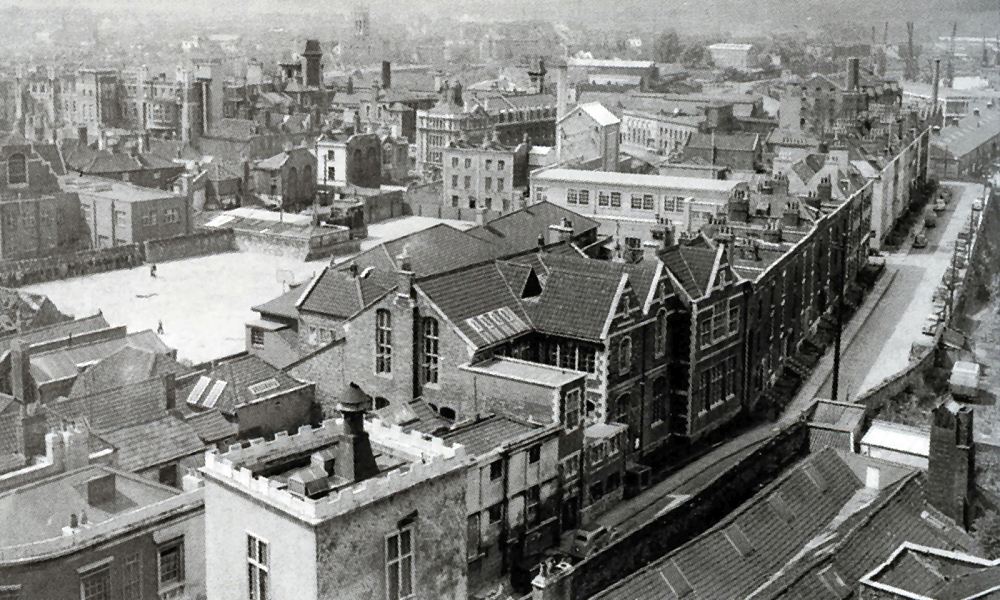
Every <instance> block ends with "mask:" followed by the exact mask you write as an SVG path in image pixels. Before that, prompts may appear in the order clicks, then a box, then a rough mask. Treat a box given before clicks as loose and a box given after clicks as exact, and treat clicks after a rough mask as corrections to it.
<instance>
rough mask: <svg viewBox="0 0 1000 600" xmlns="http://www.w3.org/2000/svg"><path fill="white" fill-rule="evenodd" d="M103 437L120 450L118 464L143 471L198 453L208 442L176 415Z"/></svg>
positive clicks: (112, 432) (111, 432) (124, 467)
mask: <svg viewBox="0 0 1000 600" xmlns="http://www.w3.org/2000/svg"><path fill="white" fill-rule="evenodd" d="M101 438H103V439H104V440H105V441H106V442H108V443H109V444H111V445H112V446H114V447H115V448H116V449H117V450H118V454H117V459H116V461H117V464H118V466H120V467H121V468H122V469H125V470H128V471H140V470H142V469H148V468H150V467H155V466H157V465H162V464H164V463H168V462H171V461H174V460H176V459H178V458H183V457H185V456H191V455H192V454H198V453H199V452H203V451H204V450H205V442H204V441H202V439H201V438H200V437H198V434H197V433H196V432H195V429H194V427H192V426H191V425H190V424H189V423H187V422H185V421H183V420H181V419H179V418H178V417H176V416H174V415H165V416H162V417H160V418H158V419H155V420H152V421H147V422H144V423H139V424H137V425H133V426H131V427H124V428H121V429H115V430H111V431H107V432H104V433H101Z"/></svg>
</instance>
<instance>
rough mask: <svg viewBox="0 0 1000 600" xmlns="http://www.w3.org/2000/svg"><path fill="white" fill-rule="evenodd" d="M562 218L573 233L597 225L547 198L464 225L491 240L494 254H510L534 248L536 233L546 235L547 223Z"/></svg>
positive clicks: (536, 241)
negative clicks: (476, 224) (494, 216)
mask: <svg viewBox="0 0 1000 600" xmlns="http://www.w3.org/2000/svg"><path fill="white" fill-rule="evenodd" d="M562 219H567V220H568V221H570V223H571V224H572V227H573V236H574V237H577V236H579V235H582V234H583V233H585V232H587V231H591V230H594V229H597V228H598V225H599V224H598V223H597V222H596V221H594V220H593V219H590V218H589V217H585V216H584V215H581V214H578V213H575V212H573V211H571V210H568V209H565V208H563V207H561V206H558V205H556V204H552V203H551V202H539V203H538V204H532V205H531V206H528V207H526V208H523V209H521V210H518V211H515V212H512V213H508V214H506V215H503V216H502V217H499V218H496V219H493V220H492V221H490V222H489V223H487V224H485V225H482V226H478V227H473V228H471V229H468V230H466V231H465V233H466V234H467V235H471V236H474V237H477V238H479V239H481V240H485V241H488V242H490V243H492V244H493V245H494V246H496V248H497V250H496V252H497V256H498V257H503V256H511V255H514V254H520V253H522V252H526V251H529V250H533V249H535V248H536V247H537V245H538V236H543V237H544V238H545V239H548V233H549V225H554V224H558V223H560V222H561V221H562Z"/></svg>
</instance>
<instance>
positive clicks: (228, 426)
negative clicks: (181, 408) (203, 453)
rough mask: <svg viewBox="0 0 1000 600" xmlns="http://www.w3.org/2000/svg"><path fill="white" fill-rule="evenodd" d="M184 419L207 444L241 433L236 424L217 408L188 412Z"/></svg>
mask: <svg viewBox="0 0 1000 600" xmlns="http://www.w3.org/2000/svg"><path fill="white" fill-rule="evenodd" d="M184 421H185V422H186V423H187V424H188V425H190V426H191V429H193V430H194V432H195V433H196V434H197V435H198V437H199V438H201V441H203V442H205V443H206V444H215V443H218V442H221V441H224V440H228V439H231V438H235V437H236V436H237V434H238V433H239V428H238V427H237V426H236V424H235V423H231V422H229V421H227V420H226V418H225V417H223V416H222V413H220V412H219V411H217V410H207V411H205V412H199V413H192V414H188V415H185V416H184Z"/></svg>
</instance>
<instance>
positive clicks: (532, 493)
mask: <svg viewBox="0 0 1000 600" xmlns="http://www.w3.org/2000/svg"><path fill="white" fill-rule="evenodd" d="M540 503H541V489H540V488H539V487H538V486H537V485H533V486H531V487H530V488H528V489H527V490H526V491H525V493H524V518H525V520H526V521H527V522H528V524H529V525H534V524H535V523H538V521H539V520H540V519H539V517H541V511H539V510H538V505H539V504H540Z"/></svg>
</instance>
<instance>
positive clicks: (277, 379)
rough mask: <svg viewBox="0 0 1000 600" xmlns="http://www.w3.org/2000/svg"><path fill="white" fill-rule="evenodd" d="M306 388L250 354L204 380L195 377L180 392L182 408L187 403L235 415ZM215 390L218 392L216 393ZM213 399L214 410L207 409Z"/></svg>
mask: <svg viewBox="0 0 1000 600" xmlns="http://www.w3.org/2000/svg"><path fill="white" fill-rule="evenodd" d="M255 384H260V387H257V386H256V385H255ZM302 385H303V383H302V382H300V381H299V380H297V379H295V378H294V377H292V376H291V375H288V374H287V373H285V372H283V371H281V370H279V369H277V368H275V367H273V366H271V365H269V364H268V363H267V362H265V361H264V360H263V359H262V358H260V357H258V356H256V355H253V354H247V355H245V356H240V357H238V358H235V359H232V360H227V361H225V362H222V363H218V364H216V365H215V367H214V368H212V369H211V370H210V371H207V372H205V373H203V374H202V375H201V376H200V377H191V378H190V379H189V380H188V381H187V382H186V383H185V385H183V386H181V387H180V388H179V389H178V390H177V401H178V404H179V403H180V402H187V403H188V404H189V405H195V406H199V407H205V408H215V409H217V410H218V411H219V412H221V413H223V414H230V415H231V414H234V413H235V412H236V407H237V406H239V405H241V404H244V403H252V402H256V401H258V400H261V399H264V398H267V397H270V396H273V395H275V394H281V393H282V392H287V391H289V390H291V389H294V388H297V387H300V386H302ZM251 388H253V389H251ZM215 389H217V390H218V391H217V392H213V391H212V390H215ZM254 390H256V391H254ZM210 397H214V399H213V400H211V401H210V404H211V406H207V405H206V404H205V400H206V399H208V398H210Z"/></svg>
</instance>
